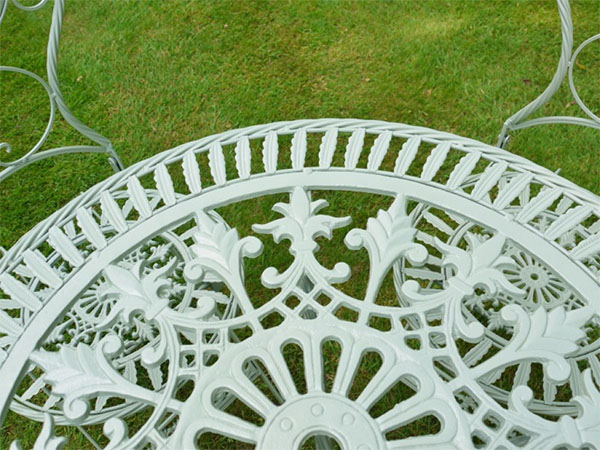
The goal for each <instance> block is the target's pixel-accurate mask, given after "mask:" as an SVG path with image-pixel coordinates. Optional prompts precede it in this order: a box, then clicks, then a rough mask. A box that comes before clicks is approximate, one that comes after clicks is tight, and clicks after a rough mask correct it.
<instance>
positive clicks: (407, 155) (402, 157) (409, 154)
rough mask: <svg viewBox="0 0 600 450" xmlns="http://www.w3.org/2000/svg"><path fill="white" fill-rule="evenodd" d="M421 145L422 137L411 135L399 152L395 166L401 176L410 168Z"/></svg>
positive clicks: (395, 171) (397, 173) (396, 172)
mask: <svg viewBox="0 0 600 450" xmlns="http://www.w3.org/2000/svg"><path fill="white" fill-rule="evenodd" d="M420 145H421V138H420V137H418V136H413V137H411V138H410V139H409V140H408V141H406V142H405V143H404V144H403V145H402V150H400V152H399V153H398V158H397V159H396V166H395V167H394V173H395V174H396V175H399V176H403V175H405V174H406V172H407V171H408V168H409V167H410V165H411V164H412V162H413V160H414V159H415V156H416V155H417V151H418V150H419V146H420Z"/></svg>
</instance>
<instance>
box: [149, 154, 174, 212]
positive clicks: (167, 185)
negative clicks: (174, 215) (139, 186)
mask: <svg viewBox="0 0 600 450" xmlns="http://www.w3.org/2000/svg"><path fill="white" fill-rule="evenodd" d="M154 181H155V182H156V187H157V188H158V192H159V193H160V196H161V198H162V199H163V201H164V202H165V204H166V205H169V206H171V205H174V204H175V189H174V188H173V180H172V179H171V175H169V171H168V170H167V166H165V165H164V163H161V164H159V165H158V166H157V167H156V169H155V170H154Z"/></svg>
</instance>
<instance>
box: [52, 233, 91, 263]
mask: <svg viewBox="0 0 600 450" xmlns="http://www.w3.org/2000/svg"><path fill="white" fill-rule="evenodd" d="M48 242H49V243H50V245H52V247H54V248H55V249H56V251H57V252H58V253H59V254H60V256H62V257H63V258H64V259H65V260H66V261H68V262H69V264H71V265H73V266H75V267H79V266H81V265H82V264H83V256H81V253H79V250H77V247H75V245H74V244H73V242H72V241H71V239H69V238H68V237H67V236H66V235H65V234H64V233H63V232H62V230H61V229H60V228H58V227H57V226H54V227H52V228H50V230H49V231H48Z"/></svg>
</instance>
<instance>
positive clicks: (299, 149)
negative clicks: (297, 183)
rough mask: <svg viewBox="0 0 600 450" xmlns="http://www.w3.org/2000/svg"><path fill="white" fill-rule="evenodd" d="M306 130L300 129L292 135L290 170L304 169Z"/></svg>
mask: <svg viewBox="0 0 600 450" xmlns="http://www.w3.org/2000/svg"><path fill="white" fill-rule="evenodd" d="M306 145H307V142H306V130H305V129H301V130H298V131H296V133H294V137H293V138H292V150H291V153H292V168H293V169H295V170H300V169H303V168H304V160H305V158H306Z"/></svg>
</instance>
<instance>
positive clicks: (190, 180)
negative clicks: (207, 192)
mask: <svg viewBox="0 0 600 450" xmlns="http://www.w3.org/2000/svg"><path fill="white" fill-rule="evenodd" d="M182 165H183V177H184V178H185V183H186V184H187V186H188V188H189V190H190V192H191V193H192V194H199V193H200V192H202V180H201V178H200V168H199V167H198V160H197V159H196V155H195V153H194V151H193V150H190V151H189V152H187V153H186V154H185V156H184V157H183V162H182Z"/></svg>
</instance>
